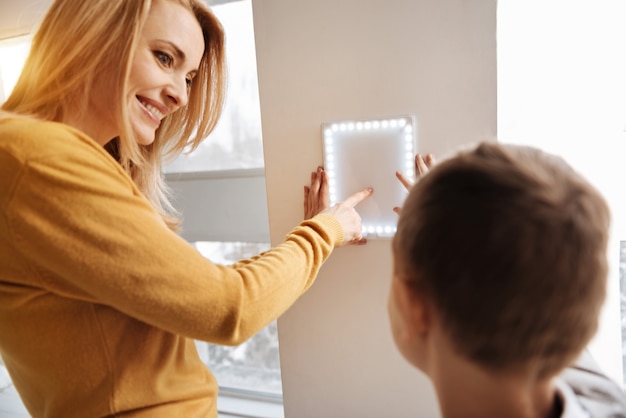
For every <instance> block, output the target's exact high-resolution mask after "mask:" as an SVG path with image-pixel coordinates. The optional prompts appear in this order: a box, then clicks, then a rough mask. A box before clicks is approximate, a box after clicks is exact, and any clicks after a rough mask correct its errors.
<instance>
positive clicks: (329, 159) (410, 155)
mask: <svg viewBox="0 0 626 418" xmlns="http://www.w3.org/2000/svg"><path fill="white" fill-rule="evenodd" d="M374 131H389V132H390V133H392V132H395V133H396V134H398V135H402V138H403V140H404V148H403V150H404V151H403V153H404V155H403V161H404V166H403V167H400V168H403V172H404V174H405V175H406V176H407V177H413V176H414V175H415V171H414V170H415V162H414V157H415V139H414V138H415V135H414V134H415V132H414V128H413V118H412V117H410V116H403V117H397V118H387V119H373V120H358V121H353V120H349V121H341V122H334V123H329V124H324V125H323V139H324V141H323V142H324V155H325V170H326V172H327V174H328V178H329V194H330V204H331V205H334V204H336V203H337V202H338V196H337V187H336V186H337V181H338V179H337V172H336V164H337V161H336V156H335V149H336V143H335V141H336V138H337V137H338V136H341V135H344V134H345V133H350V132H354V133H358V132H374ZM390 209H391V208H390ZM395 232H396V225H395V223H393V224H392V223H389V224H380V225H379V224H369V223H368V224H366V223H364V224H363V230H362V234H363V236H365V237H370V238H371V237H391V236H393V235H394V234H395Z"/></svg>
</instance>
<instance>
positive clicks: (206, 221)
mask: <svg viewBox="0 0 626 418" xmlns="http://www.w3.org/2000/svg"><path fill="white" fill-rule="evenodd" d="M213 11H214V12H215V14H216V15H217V17H218V18H219V19H220V21H221V22H222V24H223V26H224V29H225V32H226V55H227V59H228V68H229V76H228V80H229V84H228V95H227V98H226V103H225V108H224V113H223V115H222V117H221V119H220V122H219V123H218V125H217V127H216V129H215V131H214V132H213V133H211V135H210V136H209V137H208V138H207V139H205V141H204V142H203V143H202V144H201V145H200V146H199V147H198V148H197V149H196V150H195V151H194V152H193V153H191V154H184V155H182V156H180V157H179V158H178V159H177V160H175V161H174V162H173V163H171V164H170V165H168V166H167V167H166V170H165V171H166V177H167V180H168V184H169V185H170V186H171V187H172V189H173V192H174V204H175V206H176V207H177V208H178V209H179V210H181V211H182V212H183V232H182V235H183V237H184V238H185V239H187V240H188V241H189V242H192V243H194V245H195V246H196V248H197V249H198V250H199V251H200V252H201V253H202V254H203V255H204V256H206V257H207V258H208V259H210V260H211V261H212V262H214V263H218V264H232V263H233V262H235V261H237V260H240V259H244V258H249V257H250V256H253V255H256V254H258V253H260V252H262V251H264V250H267V249H269V246H270V245H269V225H268V216H267V202H266V197H265V181H264V173H263V148H262V139H261V116H260V105H259V96H258V84H257V77H256V58H255V48H254V31H253V20H252V4H251V1H250V0H245V1H236V2H228V3H226V4H221V5H216V6H213ZM214 196H219V199H215V198H214ZM233 211H235V212H236V211H243V212H241V213H239V214H238V215H233ZM196 346H197V348H198V352H199V354H200V357H201V358H202V360H203V361H204V362H205V363H206V364H207V366H208V367H209V369H210V370H211V371H212V373H213V374H214V375H215V377H216V379H217V382H218V384H219V386H220V394H221V395H220V399H219V401H218V409H219V410H220V413H221V414H222V413H232V414H242V413H244V414H250V415H251V416H268V417H277V416H283V415H284V413H283V410H282V385H281V378H280V360H279V355H278V333H277V327H276V322H273V323H272V324H270V325H269V326H268V327H266V328H265V329H263V330H261V331H260V332H259V333H257V334H256V335H255V336H253V337H252V338H251V339H250V340H248V341H246V342H245V343H243V344H241V345H239V346H237V347H224V346H218V345H212V344H208V343H205V342H201V341H198V342H196ZM233 400H234V401H233ZM246 402H248V403H249V402H256V403H254V405H253V406H250V407H248V408H246V407H244V408H243V409H242V408H241V406H242V403H246ZM246 416H248V415H246Z"/></svg>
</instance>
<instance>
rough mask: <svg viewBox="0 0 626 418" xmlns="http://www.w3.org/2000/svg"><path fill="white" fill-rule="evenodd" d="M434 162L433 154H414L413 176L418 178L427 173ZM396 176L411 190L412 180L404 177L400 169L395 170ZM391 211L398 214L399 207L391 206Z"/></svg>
mask: <svg viewBox="0 0 626 418" xmlns="http://www.w3.org/2000/svg"><path fill="white" fill-rule="evenodd" d="M435 162H436V161H435V156H434V155H432V154H426V155H424V156H422V154H415V177H416V178H419V177H421V176H423V175H424V174H426V173H428V171H429V170H430V169H431V167H432V166H433V165H435ZM396 177H397V178H398V180H400V183H402V185H403V186H404V187H405V188H406V189H407V190H411V187H413V184H414V182H413V181H412V180H410V179H408V178H406V176H405V175H404V174H402V172H400V171H396ZM393 211H394V212H395V213H398V214H399V213H400V208H399V207H397V206H396V207H395V208H393Z"/></svg>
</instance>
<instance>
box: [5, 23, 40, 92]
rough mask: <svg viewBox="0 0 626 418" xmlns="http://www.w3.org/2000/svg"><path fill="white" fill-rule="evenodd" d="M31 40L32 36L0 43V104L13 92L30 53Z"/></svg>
mask: <svg viewBox="0 0 626 418" xmlns="http://www.w3.org/2000/svg"><path fill="white" fill-rule="evenodd" d="M31 40H32V36H31V35H26V36H20V37H17V38H11V39H7V40H4V41H1V42H0V103H2V102H4V101H5V100H6V98H7V97H9V94H11V91H13V86H15V83H16V82H17V79H18V77H19V76H20V72H21V71H22V67H23V66H24V62H25V61H26V57H27V56H28V51H30V43H31Z"/></svg>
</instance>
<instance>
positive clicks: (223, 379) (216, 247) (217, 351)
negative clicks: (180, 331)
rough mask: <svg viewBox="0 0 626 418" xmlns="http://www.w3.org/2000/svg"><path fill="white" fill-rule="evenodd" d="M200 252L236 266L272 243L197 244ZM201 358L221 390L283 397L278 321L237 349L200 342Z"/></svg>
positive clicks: (215, 261)
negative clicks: (226, 389)
mask: <svg viewBox="0 0 626 418" xmlns="http://www.w3.org/2000/svg"><path fill="white" fill-rule="evenodd" d="M194 245H195V246H196V248H197V249H198V251H200V253H202V255H204V256H205V257H207V258H208V259H210V260H211V261H212V262H214V263H216V264H226V265H228V264H232V263H234V262H236V261H238V260H241V259H245V258H249V257H251V256H253V255H256V254H259V253H261V252H263V251H266V250H268V249H269V248H270V244H269V243H242V242H196V243H195V244H194ZM196 346H197V348H198V353H199V354H200V358H201V359H202V360H203V361H204V362H205V364H206V365H207V366H208V367H209V369H211V371H212V372H213V374H214V375H215V377H216V379H217V382H218V384H219V386H220V387H222V388H224V387H228V388H231V389H239V390H245V391H252V392H263V393H270V394H275V395H282V385H281V379H280V358H279V353H278V332H277V328H276V321H274V322H272V323H271V324H270V325H268V326H267V327H266V328H264V329H263V330H261V331H260V332H258V333H257V334H256V335H255V336H253V337H252V338H251V339H249V340H248V341H246V342H245V343H243V344H241V345H239V346H236V347H226V346H220V345H214V344H208V343H205V342H201V341H197V342H196Z"/></svg>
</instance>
